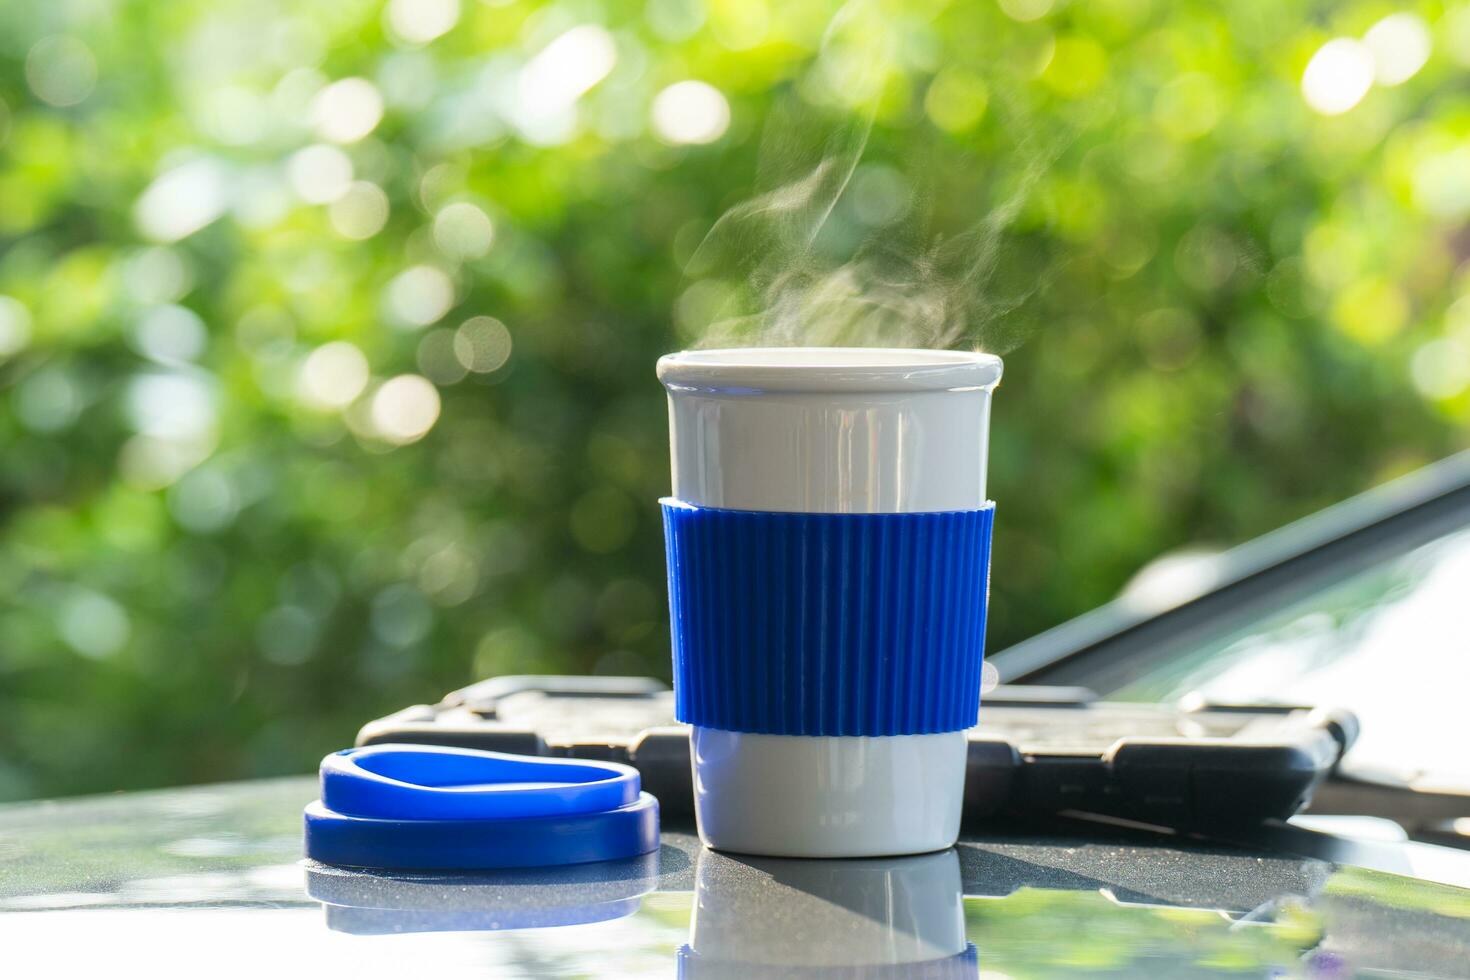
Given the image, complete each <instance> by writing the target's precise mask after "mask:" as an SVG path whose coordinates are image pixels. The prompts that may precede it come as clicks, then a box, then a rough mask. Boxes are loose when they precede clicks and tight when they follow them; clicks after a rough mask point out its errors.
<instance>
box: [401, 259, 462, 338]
mask: <svg viewBox="0 0 1470 980" xmlns="http://www.w3.org/2000/svg"><path fill="white" fill-rule="evenodd" d="M384 299H385V302H386V304H387V307H388V315H389V316H390V317H391V318H392V319H393V321H394V323H395V324H397V325H398V326H401V327H409V328H414V327H426V326H428V325H429V324H431V323H435V322H437V321H438V320H439V319H440V318H441V317H443V316H444V314H446V313H448V312H449V308H450V307H451V306H453V305H454V282H453V281H452V280H451V279H450V278H449V276H448V275H447V274H446V273H445V272H444V270H442V269H436V268H435V267H434V266H432V265H416V266H414V267H413V268H411V269H405V270H404V271H403V272H400V273H399V274H398V275H397V276H395V277H394V278H393V280H392V281H391V282H389V283H388V288H387V290H386V291H385V293H384Z"/></svg>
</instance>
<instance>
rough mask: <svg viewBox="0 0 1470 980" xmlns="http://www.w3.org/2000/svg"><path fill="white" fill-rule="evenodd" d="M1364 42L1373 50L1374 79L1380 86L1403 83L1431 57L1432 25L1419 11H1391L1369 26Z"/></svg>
mask: <svg viewBox="0 0 1470 980" xmlns="http://www.w3.org/2000/svg"><path fill="white" fill-rule="evenodd" d="M1363 43H1364V44H1365V45H1367V46H1368V50H1369V51H1371V52H1372V53H1373V68H1374V72H1373V75H1374V78H1375V79H1377V81H1378V84H1379V85H1388V86H1393V85H1402V84H1403V83H1404V82H1407V81H1408V80H1409V79H1411V78H1413V77H1414V76H1415V75H1416V74H1418V73H1419V69H1420V68H1423V67H1424V63H1425V62H1426V61H1428V60H1429V52H1430V49H1431V47H1432V42H1431V39H1430V36H1429V25H1428V24H1426V23H1424V18H1422V17H1420V16H1419V15H1418V14H1413V13H1409V12H1408V11H1403V12H1400V13H1397V14H1389V15H1388V16H1387V17H1385V18H1383V19H1382V20H1380V21H1379V22H1378V23H1376V24H1374V25H1373V26H1372V27H1370V28H1368V33H1366V34H1364V35H1363Z"/></svg>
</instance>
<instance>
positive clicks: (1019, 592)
mask: <svg viewBox="0 0 1470 980" xmlns="http://www.w3.org/2000/svg"><path fill="white" fill-rule="evenodd" d="M1395 11H1398V12H1399V14H1398V18H1397V19H1396V20H1393V21H1391V22H1389V23H1390V28H1384V27H1382V24H1383V23H1384V21H1383V18H1385V17H1386V16H1388V15H1389V14H1391V13H1393V12H1395ZM1375 25H1377V26H1375ZM853 38H856V39H857V40H856V41H853V40H852V39H853ZM1334 38H1336V39H1347V40H1338V41H1333V39H1334ZM1365 38H1366V40H1364V39H1365ZM1328 42H1333V45H1332V46H1330V47H1329V46H1327V45H1328ZM1375 73H1376V76H1377V80H1376V81H1375V80H1374V75H1375ZM344 80H350V81H344ZM690 81H696V82H700V83H703V84H702V85H692V86H691V85H687V84H685V85H679V84H678V83H687V82H690ZM1467 82H1470V5H1466V4H1464V3H1460V4H1458V5H1453V6H1451V5H1445V4H1441V3H1438V2H1422V3H1415V4H1410V5H1409V6H1408V7H1404V6H1402V5H1389V4H1387V3H1384V2H1380V0H1354V2H1350V3H1343V4H1335V5H1331V6H1323V5H1319V4H1310V3H1304V2H1301V0H1288V2H1286V3H1282V4H1270V5H1267V4H1256V3H1244V2H1241V3H1233V4H1227V5H1223V6H1222V5H1217V4H1210V3H1202V2H1197V0H1187V2H1182V3H1164V2H1161V0H1096V2H1087V3H1082V2H1071V3H1067V2H1056V0H1001V2H1000V3H999V4H998V5H997V4H996V3H993V2H991V0H982V2H975V3H959V2H952V3H945V2H941V0H920V2H906V3H898V2H882V3H878V4H877V5H875V6H871V7H866V8H855V7H853V6H851V5H849V6H848V7H846V8H842V9H840V10H839V8H838V7H837V6H836V5H830V4H778V3H772V2H769V0H647V2H646V3H629V2H623V0H606V2H598V0H565V2H552V3H531V2H527V0H503V2H490V3H485V2H477V0H458V2H456V0H389V2H388V3H387V4H386V5H385V4H383V3H379V2H364V0H330V2H327V0H310V2H294V3H282V2H261V0H250V2H244V0H212V2H172V3H144V2H141V0H65V2H61V3H52V2H43V0H12V2H9V3H6V4H4V5H3V7H0V296H3V297H5V298H4V299H0V354H3V363H0V433H3V438H4V444H5V459H4V464H3V466H0V798H15V797H23V796H28V795H33V794H43V793H46V794H49V793H73V792H82V791H90V790H100V789H106V788H114V787H123V788H126V787H138V786H146V785H157V784H165V783H178V782H187V781H199V780H214V779H227V778H234V777H242V776H249V775H258V774H266V773H277V772H295V771H301V770H305V769H307V768H309V767H310V766H311V765H312V764H313V763H314V761H315V760H316V758H318V757H319V756H320V755H322V754H323V753H324V752H326V751H328V750H330V749H333V748H336V747H339V746H341V745H342V744H344V743H346V742H348V741H349V740H350V738H351V736H352V733H353V732H354V731H355V730H356V728H357V726H358V725H359V724H360V723H361V722H363V721H364V720H366V719H368V718H371V717H374V716H376V715H379V714H382V713H385V712H387V711H388V710H391V709H394V708H397V707H400V706H402V705H405V704H408V703H412V702H415V701H422V700H426V699H433V698H435V697H436V696H437V695H439V694H440V693H442V692H443V691H445V690H447V689H449V688H451V687H454V686H457V685H460V684H463V683H465V682H468V681H470V680H473V679H475V678H477V677H480V676H484V675H489V674H494V673H505V672H528V671H603V672H619V673H651V674H661V675H666V673H667V666H666V662H665V661H666V657H667V638H666V625H665V622H666V620H665V610H664V591H663V568H662V543H661V538H660V531H659V525H658V520H657V511H656V508H655V503H654V502H655V500H656V499H657V497H658V496H659V495H660V494H661V493H663V492H665V490H666V487H667V477H666V470H667V463H666V448H665V419H664V406H663V398H662V393H661V391H660V390H659V388H658V386H657V384H656V383H655V381H654V380H653V376H652V366H653V361H654V359H655V358H656V356H657V355H658V354H660V353H663V352H665V351H668V350H671V349H675V348H678V347H681V346H688V345H691V344H694V343H697V342H699V341H700V339H701V338H702V337H705V336H706V334H707V330H708V327H709V321H710V320H711V319H713V318H714V317H715V316H716V314H717V312H718V309H719V308H720V306H721V304H722V303H724V302H725V301H726V300H727V299H728V293H729V291H730V290H731V289H739V288H742V284H741V283H740V281H739V277H738V275H737V274H736V272H737V270H736V269H735V268H728V269H723V268H710V267H708V264H707V263H706V264H705V265H703V266H701V267H699V268H697V269H695V270H693V273H692V274H686V266H688V263H689V260H690V258H691V257H692V256H693V255H694V254H695V250H696V249H697V248H698V246H699V244H700V242H701V241H702V240H703V239H704V237H705V235H706V233H707V232H708V231H709V229H710V228H711V227H712V226H714V224H715V222H716V221H717V220H718V219H719V218H720V216H721V215H722V214H724V213H725V212H726V211H727V210H728V209H730V208H732V207H733V206H736V205H738V204H739V203H740V202H741V201H743V200H748V199H750V198H751V197H752V196H753V195H754V194H755V193H757V192H759V191H760V190H762V180H763V178H762V176H761V174H762V170H761V168H762V160H764V159H768V158H769V156H770V154H771V153H772V152H775V153H777V155H778V156H779V152H780V151H781V149H782V147H781V146H780V145H776V146H774V147H773V146H772V145H771V144H772V142H773V140H775V139H776V137H773V136H772V133H796V134H798V136H799V137H800V138H801V139H804V140H805V142H806V143H808V144H810V145H811V146H815V147H818V148H820V147H821V146H823V145H824V141H825V140H828V139H829V138H831V136H832V134H841V133H842V132H845V131H848V130H850V128H851V127H852V126H853V125H854V121H855V120H859V121H860V120H866V119H871V120H872V133H871V138H870V139H869V140H868V142H867V145H866V149H865V150H864V153H863V157H862V163H861V165H860V166H859V167H858V170H857V171H856V173H855V174H854V177H853V180H852V181H851V183H850V184H849V185H848V187H847V190H846V191H845V192H844V194H843V195H842V196H841V197H840V198H839V199H838V201H837V204H836V206H835V208H834V209H833V212H832V214H831V217H830V221H829V222H828V223H827V226H826V227H825V228H824V230H823V233H822V238H821V239H820V240H819V241H818V242H816V243H814V245H813V248H814V249H816V250H817V251H818V252H821V251H822V250H824V249H825V250H827V251H829V252H831V255H832V261H833V262H834V263H840V262H841V261H842V260H843V257H844V255H845V254H847V253H845V252H844V249H848V250H849V252H850V242H851V241H853V240H859V239H861V240H865V241H871V240H872V239H873V238H874V237H875V236H876V237H879V238H887V239H890V240H891V241H892V242H895V243H898V245H899V246H903V247H907V245H906V244H905V243H908V242H910V241H913V240H915V239H916V238H917V239H922V240H923V241H925V242H928V243H930V244H932V243H933V242H935V241H940V242H942V241H944V240H947V239H948V238H950V237H953V236H957V235H958V236H963V235H964V234H965V229H967V228H974V227H977V226H978V227H981V228H984V229H986V230H987V231H986V237H985V239H984V241H983V242H982V244H984V245H987V246H994V248H993V256H992V259H993V260H992V261H991V262H990V264H989V265H988V266H987V267H986V275H985V276H984V277H983V279H982V280H981V281H979V282H977V283H976V284H975V286H976V291H975V292H974V294H973V295H969V296H967V297H965V302H966V304H967V305H966V308H967V309H969V310H972V311H974V314H973V315H974V322H973V324H972V326H973V330H970V331H968V332H966V333H965V335H964V336H963V337H962V338H960V341H959V342H961V343H978V344H980V345H983V346H986V347H988V348H990V349H994V350H998V351H1000V352H1002V353H1006V354H1008V355H1009V356H1008V363H1007V378H1006V382H1005V384H1004V385H1003V387H1002V389H1001V390H1000V392H999V393H998V396H997V401H996V414H995V420H994V426H995V429H994V446H993V450H992V460H991V473H992V488H993V489H992V495H993V496H994V497H995V498H996V500H997V501H999V503H1000V508H1001V510H1000V513H1001V520H1000V523H999V527H998V531H997V540H996V548H995V576H994V594H993V603H994V605H993V608H994V612H993V618H992V625H991V644H992V647H993V648H998V647H1001V646H1004V645H1006V644H1007V643H1010V642H1013V641H1015V640H1018V639H1020V638H1023V637H1025V636H1027V635H1029V634H1031V633H1033V632H1035V631H1036V630H1039V629H1042V628H1045V627H1047V626H1049V625H1052V624H1054V623H1056V622H1058V621H1060V620H1061V619H1063V618H1065V617H1067V616H1070V615H1073V614H1075V613H1078V612H1081V611H1083V610H1085V609H1087V608H1089V607H1091V606H1093V605H1095V604H1097V603H1098V602H1100V601H1103V600H1106V599H1107V598H1108V597H1110V596H1111V595H1112V594H1114V593H1115V591H1116V590H1117V589H1118V588H1119V586H1120V585H1121V584H1122V583H1123V582H1124V581H1126V579H1127V578H1128V576H1129V575H1130V574H1131V573H1132V572H1134V571H1135V570H1136V569H1137V568H1138V567H1139V566H1141V565H1142V564H1143V563H1145V562H1146V561H1148V560H1149V559H1150V558H1152V557H1153V556H1155V555H1157V554H1158V553H1160V552H1162V551H1165V550H1167V549H1171V548H1176V547H1180V546H1185V545H1191V544H1194V545H1212V544H1222V543H1231V542H1235V541H1239V540H1242V539H1244V538H1247V537H1249V536H1251V535H1254V534H1256V533H1259V532H1261V531H1264V530H1267V529H1270V528H1272V527H1275V526H1277V525H1280V524H1282V523H1284V522H1286V521H1288V520H1290V519H1293V518H1295V517H1298V516H1300V515H1302V514H1304V513H1307V512H1309V511H1311V510H1313V509H1316V508H1318V507H1320V506H1323V505H1325V504H1328V503H1331V502H1333V501H1335V500H1337V499H1339V498H1341V497H1343V496H1345V495H1347V494H1350V493H1352V492H1355V491H1357V490H1360V489H1362V488H1364V487H1366V486H1368V485H1371V484H1373V483H1375V482H1378V481H1379V480H1381V479H1383V478H1386V477H1388V476H1391V475H1394V474H1396V473H1399V472H1402V471H1404V470H1406V469H1409V468H1411V467H1413V466H1416V465H1418V464H1420V463H1423V462H1425V461H1428V460H1431V459H1434V458H1437V457H1439V456H1442V455H1444V454H1446V453H1447V452H1448V451H1450V450H1451V449H1453V448H1455V447H1457V446H1459V445H1462V444H1463V442H1464V437H1465V432H1466V427H1467V424H1470V299H1467V298H1465V297H1467V296H1470V266H1467V265H1466V258H1467V254H1470V227H1467V218H1470V84H1467ZM1309 101H1310V102H1311V104H1310V105H1309ZM1314 106H1315V107H1316V108H1314ZM1323 110H1326V111H1323ZM1327 112H1331V113H1334V114H1327ZM727 114H728V115H727ZM775 119H780V120H784V123H783V125H784V129H781V130H773V129H771V128H769V127H768V125H767V124H768V121H770V120H775ZM781 138H787V137H781ZM763 142H764V143H766V144H767V145H766V146H765V147H764V149H763V148H762V143H763ZM796 156H797V157H798V158H800V153H797V154H796ZM996 215H1000V216H1002V217H1003V218H1004V220H1003V221H996V220H991V219H993V218H994V216H996ZM926 236H927V237H926ZM845 243H846V244H845ZM752 247H759V244H758V243H756V244H755V245H753V246H752ZM916 247H917V246H916ZM914 254H918V253H914Z"/></svg>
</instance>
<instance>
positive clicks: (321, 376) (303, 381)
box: [296, 340, 369, 408]
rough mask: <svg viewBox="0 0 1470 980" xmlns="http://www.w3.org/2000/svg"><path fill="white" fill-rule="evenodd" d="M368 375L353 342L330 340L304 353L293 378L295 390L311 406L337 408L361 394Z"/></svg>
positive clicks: (361, 353)
mask: <svg viewBox="0 0 1470 980" xmlns="http://www.w3.org/2000/svg"><path fill="white" fill-rule="evenodd" d="M368 376H369V367H368V360H367V357H366V356H365V355H364V354H363V352H362V351H361V350H359V349H358V348H357V345H355V344H353V343H351V342H349V341H346V340H334V341H332V342H331V343H329V344H323V345H322V346H320V347H318V348H317V349H316V350H314V351H312V352H311V353H310V354H309V355H307V358H306V360H305V361H303V362H302V364H301V372H300V373H299V374H298V375H297V377H296V391H297V393H298V395H299V396H300V398H301V400H302V401H304V402H306V403H307V404H308V405H311V406H313V407H316V408H341V407H343V406H344V405H347V404H350V403H351V402H352V400H353V399H354V398H356V397H357V396H358V395H360V394H362V391H363V389H364V388H366V387H367V383H368Z"/></svg>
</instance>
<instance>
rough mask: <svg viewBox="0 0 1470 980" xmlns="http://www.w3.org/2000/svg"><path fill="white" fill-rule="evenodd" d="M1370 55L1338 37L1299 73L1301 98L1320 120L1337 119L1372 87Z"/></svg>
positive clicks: (1355, 43) (1357, 44) (1357, 43)
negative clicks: (1321, 116)
mask: <svg viewBox="0 0 1470 980" xmlns="http://www.w3.org/2000/svg"><path fill="white" fill-rule="evenodd" d="M1373 72H1374V63H1373V53H1372V52H1371V51H1369V50H1368V46H1367V45H1366V44H1363V43H1362V42H1361V41H1356V40H1354V39H1353V38H1350V37H1338V38H1333V39H1332V40H1331V41H1328V42H1327V43H1326V44H1324V45H1322V47H1320V48H1318V49H1317V53H1316V54H1314V55H1312V60H1311V61H1309V62H1307V68H1306V71H1304V72H1302V98H1304V99H1306V101H1307V105H1308V106H1310V107H1311V108H1312V109H1314V110H1315V111H1317V112H1320V113H1321V114H1322V115H1324V116H1340V115H1342V114H1343V113H1344V112H1347V111H1348V110H1349V109H1351V108H1352V107H1353V106H1355V105H1357V104H1358V103H1359V102H1361V101H1363V96H1365V95H1367V94H1368V89H1369V88H1371V87H1372V86H1373Z"/></svg>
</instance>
